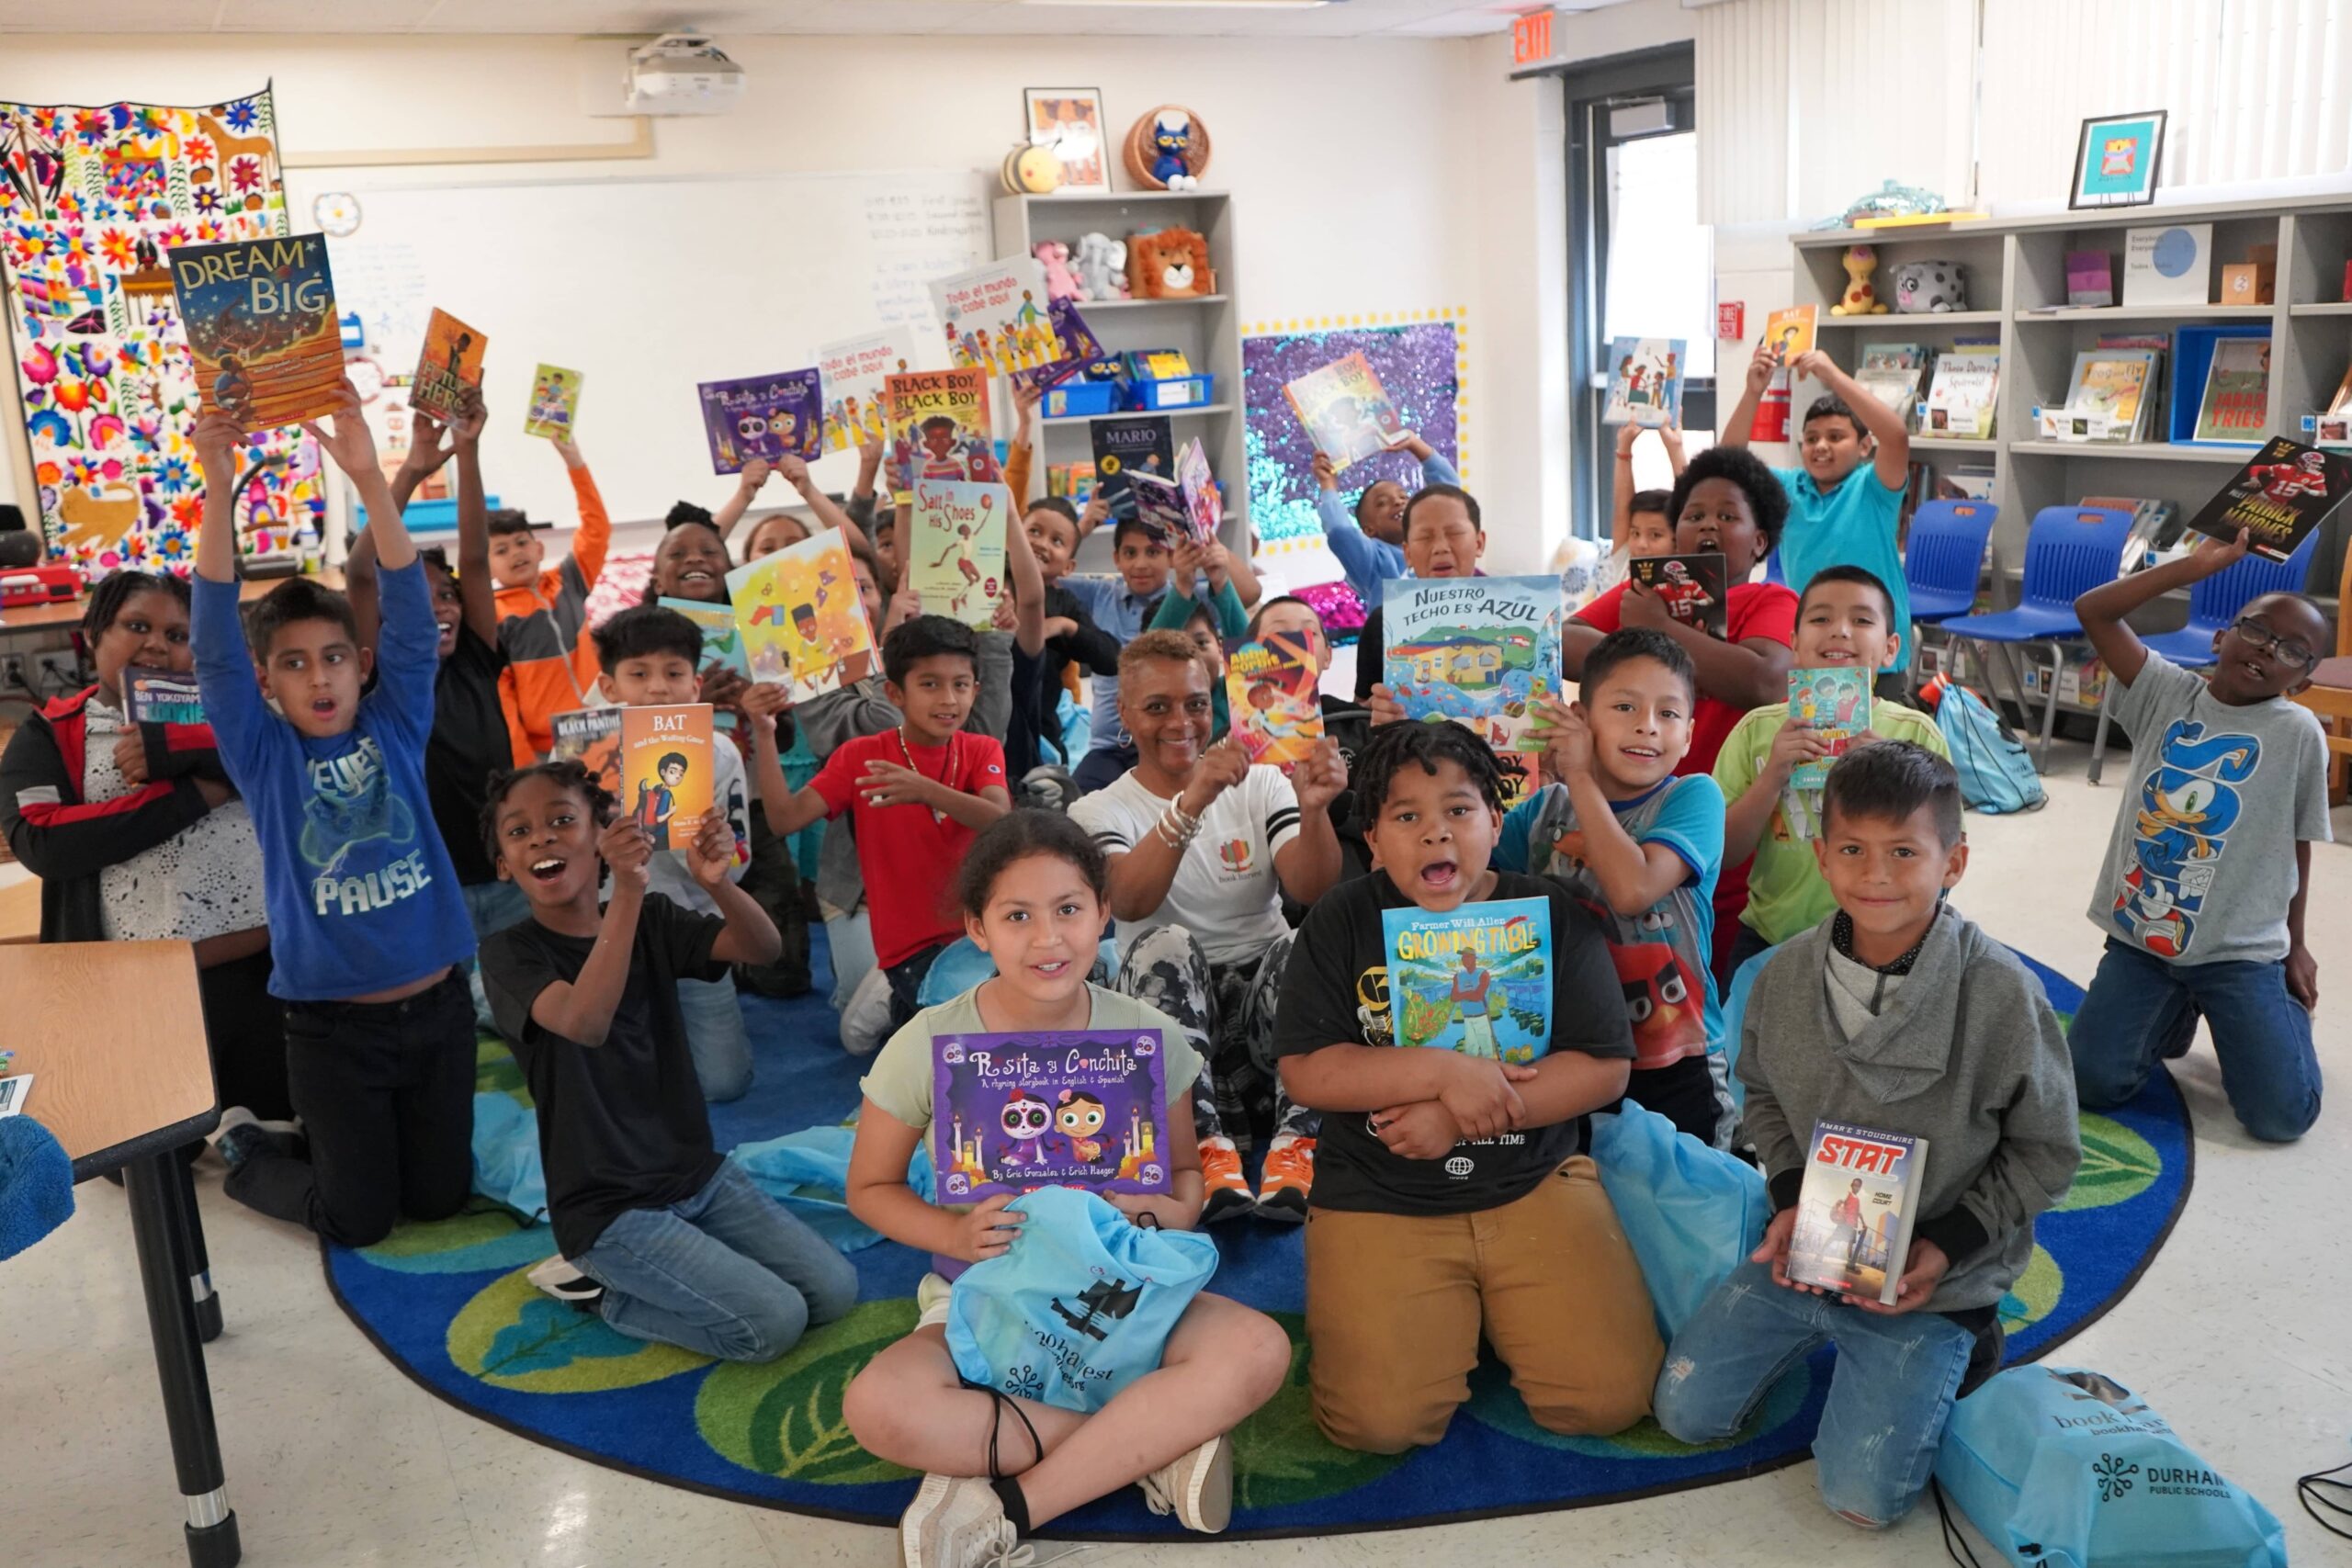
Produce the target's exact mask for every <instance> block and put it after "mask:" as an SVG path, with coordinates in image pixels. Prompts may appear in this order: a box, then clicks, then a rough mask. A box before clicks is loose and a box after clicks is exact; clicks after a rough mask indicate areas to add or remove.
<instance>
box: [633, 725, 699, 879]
mask: <svg viewBox="0 0 2352 1568" xmlns="http://www.w3.org/2000/svg"><path fill="white" fill-rule="evenodd" d="M620 712H621V809H622V810H624V811H626V812H628V814H629V816H630V817H631V818H635V819H636V822H637V825H638V826H639V827H640V828H642V829H645V832H646V836H647V837H648V838H650V839H651V840H653V847H654V848H655V849H657V850H670V851H673V852H675V853H677V854H680V855H684V853H685V852H686V846H687V845H689V844H691V843H693V842H694V841H695V834H696V833H699V832H701V831H702V825H703V820H704V819H705V818H707V817H708V816H709V815H710V811H711V795H712V791H711V784H712V782H713V779H714V777H715V774H716V772H717V766H716V763H715V762H714V761H713V760H712V757H711V750H710V748H711V743H712V731H711V722H710V705H709V704H707V703H692V704H687V705H683V706H679V707H630V708H623V709H621V710H620Z"/></svg>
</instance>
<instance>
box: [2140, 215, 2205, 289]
mask: <svg viewBox="0 0 2352 1568" xmlns="http://www.w3.org/2000/svg"><path fill="white" fill-rule="evenodd" d="M2123 302H2124V303H2125V304H2126V305H2132V306H2140V307H2145V306H2149V305H2184V306H2191V307H2194V306H2199V305H2210V304H2211V303H2212V302H2213V225H2211V223H2165V224H2155V225H2152V226H2150V227H2148V228H2144V229H2127V230H2125V231H2124V233H2123Z"/></svg>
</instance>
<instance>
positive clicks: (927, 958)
mask: <svg viewBox="0 0 2352 1568" xmlns="http://www.w3.org/2000/svg"><path fill="white" fill-rule="evenodd" d="M946 951H947V944H946V943H945V942H941V943H940V944H938V945H937V946H935V947H926V948H924V949H923V950H922V952H921V953H916V954H915V955H914V956H913V957H912V958H905V959H901V960H899V962H898V963H896V964H891V965H890V967H888V969H885V970H884V971H882V973H883V974H884V975H886V976H888V977H889V980H890V1032H891V1033H893V1034H896V1033H897V1032H899V1030H901V1029H904V1028H905V1027H906V1026H907V1025H908V1024H910V1023H912V1022H913V1021H914V1017H915V1014H917V1013H919V1012H921V1011H922V1004H921V1003H920V1002H918V1001H916V1000H915V998H917V997H918V996H920V995H922V983H923V978H924V976H928V975H929V974H930V973H931V966H932V965H933V964H935V963H937V962H938V961H939V955H940V954H941V953H944V952H946Z"/></svg>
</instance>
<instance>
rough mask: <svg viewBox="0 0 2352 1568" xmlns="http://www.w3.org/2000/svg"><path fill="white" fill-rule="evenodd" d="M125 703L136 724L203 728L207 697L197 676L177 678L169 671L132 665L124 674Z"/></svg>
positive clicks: (132, 721)
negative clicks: (199, 690)
mask: <svg viewBox="0 0 2352 1568" xmlns="http://www.w3.org/2000/svg"><path fill="white" fill-rule="evenodd" d="M122 700H123V702H124V703H125V704H126V705H128V706H129V707H130V722H131V723H133V724H202V723H203V722H204V697H203V694H201V693H199V692H198V690H197V686H196V676H195V675H194V673H192V672H191V673H189V674H186V675H175V674H174V673H172V672H171V671H168V670H148V669H143V668H141V666H139V665H136V664H132V665H128V666H126V667H125V668H124V670H123V671H122Z"/></svg>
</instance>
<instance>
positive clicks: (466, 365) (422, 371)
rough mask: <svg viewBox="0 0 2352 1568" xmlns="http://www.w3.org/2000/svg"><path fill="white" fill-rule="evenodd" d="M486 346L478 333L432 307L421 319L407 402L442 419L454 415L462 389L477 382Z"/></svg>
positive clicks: (476, 385) (476, 386) (474, 386)
mask: <svg viewBox="0 0 2352 1568" xmlns="http://www.w3.org/2000/svg"><path fill="white" fill-rule="evenodd" d="M489 346H490V340H489V339H488V338H486V337H484V336H482V334H481V333H478V332H476V331H475V330H474V329H473V328H471V327H469V326H468V325H466V323H465V322H463V321H459V320H458V318H457V317H455V316H453V315H451V314H449V312H448V311H447V310H439V309H435V310H434V312H433V314H432V316H431V317H430V318H428V319H427V320H426V321H425V323H424V350H423V352H421V353H419V354H418V355H417V356H416V378H415V379H414V380H413V382H412V383H411V384H410V386H409V389H408V406H409V407H411V408H413V409H414V410H416V411H417V412H419V413H429V414H431V415H432V416H433V417H434V418H435V419H437V420H440V421H441V422H443V423H448V422H449V421H451V420H454V419H456V418H457V417H458V410H459V408H460V407H461V406H462V405H463V404H464V402H465V400H466V393H467V392H468V391H469V390H475V389H480V388H481V356H482V352H483V351H484V350H485V349H487V348H488V347H489Z"/></svg>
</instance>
